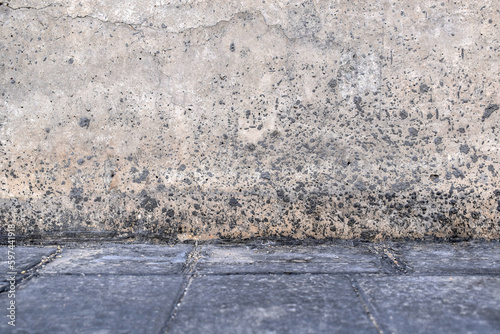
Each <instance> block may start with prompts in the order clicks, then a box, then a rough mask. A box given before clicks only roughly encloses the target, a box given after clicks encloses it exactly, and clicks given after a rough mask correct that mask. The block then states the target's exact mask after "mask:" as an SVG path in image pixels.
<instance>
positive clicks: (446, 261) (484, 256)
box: [393, 242, 500, 274]
mask: <svg viewBox="0 0 500 334" xmlns="http://www.w3.org/2000/svg"><path fill="white" fill-rule="evenodd" d="M393 249H394V250H395V252H396V253H398V254H399V255H400V257H401V260H402V261H403V263H404V264H405V265H406V266H407V267H408V269H409V270H412V271H413V272H415V273H424V274H432V273H440V274H469V273H470V274H474V273H475V274H493V273H494V274H500V243H499V242H490V243H470V242H466V243H453V244H449V243H440V244H435V243H434V244H431V243H405V244H398V245H397V246H394V247H393Z"/></svg>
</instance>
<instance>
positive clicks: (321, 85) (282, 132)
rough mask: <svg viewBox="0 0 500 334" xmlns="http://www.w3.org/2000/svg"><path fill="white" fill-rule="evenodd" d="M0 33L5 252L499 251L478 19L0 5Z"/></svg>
mask: <svg viewBox="0 0 500 334" xmlns="http://www.w3.org/2000/svg"><path fill="white" fill-rule="evenodd" d="M0 22H1V28H0V35H1V36H0V55H1V57H0V73H1V75H0V93H1V103H0V117H1V119H0V125H1V127H0V136H1V138H0V140H1V146H0V159H1V175H0V184H1V190H0V206H1V221H2V224H3V225H5V224H7V223H12V222H13V223H15V224H16V226H17V233H18V235H20V236H27V237H31V238H37V237H41V238H48V237H51V236H61V235H66V236H73V237H76V238H78V237H84V236H113V237H117V238H118V237H123V236H131V235H136V236H137V235H140V236H147V237H167V238H178V239H180V240H185V239H193V238H195V239H196V238H199V239H210V238H247V237H270V236H280V237H294V238H306V237H314V238H325V237H335V238H365V239H381V238H406V237H408V238H423V237H445V238H457V237H459V238H460V237H476V238H487V239H492V238H499V237H500V185H499V176H498V173H499V172H500V162H499V159H500V154H499V152H500V149H499V132H500V110H499V105H500V95H499V90H500V68H499V64H500V4H499V2H498V1H496V0H484V1H472V0H470V1H460V0H458V1H450V0H441V1H431V0H421V1H416V0H398V1H388V0H380V1H373V0H371V1H368V0H357V1H340V0H337V1H321V0H314V1H313V0H310V1H281V0H266V1H252V0H241V1H231V2H229V1H219V0H215V1H195V0H192V1H190V0H186V1H174V0H171V1H167V0H156V1H154V0H141V1H132V0H128V1H112V0H106V1H90V0H89V1H77V0H37V1H35V0H11V1H7V2H4V3H3V5H1V6H0ZM3 231H4V232H2V233H5V230H3Z"/></svg>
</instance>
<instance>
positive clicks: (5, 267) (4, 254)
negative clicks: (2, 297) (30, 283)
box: [0, 246, 57, 291]
mask: <svg viewBox="0 0 500 334" xmlns="http://www.w3.org/2000/svg"><path fill="white" fill-rule="evenodd" d="M10 250H11V251H13V252H14V254H13V255H14V261H15V265H14V268H13V269H14V270H12V268H11V267H10V265H9V262H8V261H9V257H8V256H9V253H8V251H9V248H8V247H7V246H2V247H0V259H1V262H0V273H1V276H0V291H5V290H6V289H8V287H9V282H8V279H9V277H10V274H9V272H15V273H16V275H15V276H16V280H17V281H19V280H20V279H22V278H23V277H26V276H27V274H24V273H23V271H26V270H28V269H30V268H32V267H34V266H36V265H37V264H39V263H40V262H41V261H42V260H43V259H44V258H47V257H49V256H50V255H51V254H53V253H55V252H56V251H57V248H56V247H34V246H18V247H15V248H14V249H10Z"/></svg>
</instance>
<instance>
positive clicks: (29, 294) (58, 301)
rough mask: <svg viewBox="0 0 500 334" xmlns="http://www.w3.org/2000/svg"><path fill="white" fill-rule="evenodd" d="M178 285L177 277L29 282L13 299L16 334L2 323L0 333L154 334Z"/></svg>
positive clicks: (4, 299)
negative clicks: (14, 303)
mask: <svg viewBox="0 0 500 334" xmlns="http://www.w3.org/2000/svg"><path fill="white" fill-rule="evenodd" d="M181 285H182V277H181V276H179V275H156V276H126V275H123V276H122V275H120V276H101V277H99V276H97V275H92V276H80V275H79V276H76V275H65V276H56V277H54V276H48V277H38V278H33V279H32V280H31V281H29V282H28V284H26V285H22V286H21V287H19V290H18V292H17V294H16V300H15V301H16V306H17V312H16V319H17V321H16V327H15V330H13V328H12V327H10V326H9V325H8V324H7V321H1V322H0V332H1V333H54V334H55V333H158V332H159V330H160V329H161V328H162V327H163V325H164V323H165V321H166V319H168V317H169V315H170V312H171V311H172V309H173V307H174V304H175V301H176V298H177V296H178V294H179V290H180V288H181ZM8 302H9V300H8V299H7V296H6V294H2V295H0V305H2V309H5V308H6V307H4V306H6V305H8V304H7V303H8ZM2 318H3V317H2ZM3 320H5V319H3Z"/></svg>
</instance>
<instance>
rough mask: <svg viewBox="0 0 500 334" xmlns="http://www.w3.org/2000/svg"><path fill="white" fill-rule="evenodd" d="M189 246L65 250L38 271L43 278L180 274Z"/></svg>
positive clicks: (128, 246)
mask: <svg viewBox="0 0 500 334" xmlns="http://www.w3.org/2000/svg"><path fill="white" fill-rule="evenodd" d="M192 247H193V246H191V245H175V246H165V245H161V246H159V245H137V244H134V245H121V244H111V245H106V246H104V247H92V248H74V249H64V250H63V253H62V255H63V256H61V258H58V259H56V260H55V261H53V262H52V263H50V264H48V265H47V266H46V267H45V268H43V269H42V270H40V273H43V274H49V273H52V274H56V273H57V274H62V273H64V274H81V273H84V274H163V273H170V274H174V273H177V274H178V273H181V272H182V269H183V266H184V263H185V262H186V259H187V255H188V254H189V252H190V251H191V250H192Z"/></svg>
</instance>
